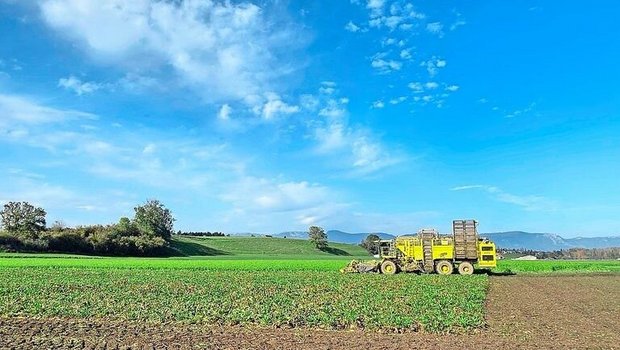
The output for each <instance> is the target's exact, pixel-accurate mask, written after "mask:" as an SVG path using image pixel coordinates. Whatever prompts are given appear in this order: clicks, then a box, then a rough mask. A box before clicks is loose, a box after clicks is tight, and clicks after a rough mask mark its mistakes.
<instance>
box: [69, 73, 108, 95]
mask: <svg viewBox="0 0 620 350" xmlns="http://www.w3.org/2000/svg"><path fill="white" fill-rule="evenodd" d="M58 86H59V87H62V88H64V89H67V90H71V91H73V92H74V93H75V94H76V95H78V96H81V95H84V94H90V93H93V92H95V91H97V90H99V89H101V88H102V87H103V85H102V84H98V83H95V82H83V81H82V80H80V79H78V78H76V77H75V76H73V75H71V76H69V77H67V78H61V79H60V80H58Z"/></svg>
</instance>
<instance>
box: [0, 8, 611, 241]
mask: <svg viewBox="0 0 620 350" xmlns="http://www.w3.org/2000/svg"><path fill="white" fill-rule="evenodd" d="M619 11H620V4H618V3H617V2H615V1H603V2H597V6H591V5H590V4H586V3H583V2H578V1H562V2H560V1H535V0H531V1H525V0H524V1H485V2H481V1H458V2H457V1H453V2H450V1H442V2H437V1H412V2H410V1H388V0H384V1H382V0H369V1H366V0H353V1H350V0H346V1H345V0H342V1H290V2H286V1H260V2H253V3H252V2H237V1H231V2H219V1H208V0H186V1H175V2H165V1H155V0H137V1H132V2H122V1H117V0H110V1H95V0H92V1H86V0H84V1H82V0H41V1H10V0H4V1H0V18H1V20H0V33H1V35H0V150H1V153H0V201H2V202H6V201H10V200H27V201H31V202H33V203H36V204H38V205H41V206H43V207H44V208H45V209H47V211H48V221H49V222H52V221H54V220H62V221H64V222H65V223H67V224H70V225H78V224H91V223H111V222H115V221H116V220H117V219H118V217H120V216H123V215H125V216H129V215H131V213H132V208H133V207H134V206H135V205H136V204H139V203H141V202H143V201H144V200H146V199H147V198H157V199H160V200H161V201H163V202H164V203H165V204H166V205H167V206H168V207H169V208H170V209H171V210H172V211H173V213H174V215H175V217H176V218H177V222H176V228H178V229H182V230H222V231H226V232H250V231H251V232H263V233H268V232H279V231H284V230H300V229H305V228H307V227H308V226H309V225H311V224H318V225H321V226H324V227H326V228H329V229H341V230H346V231H359V232H370V231H384V232H392V233H408V232H415V231H417V230H418V229H419V228H420V227H436V228H439V229H440V230H442V231H444V232H445V231H448V230H449V226H450V222H451V220H452V219H455V218H476V219H478V220H479V221H480V223H481V229H482V231H487V232H488V231H500V230H517V229H518V230H529V231H537V232H553V233H560V234H562V235H564V236H566V237H572V236H577V235H580V236H597V235H613V234H618V233H620V217H619V216H618V213H619V212H620V181H618V175H619V174H620V165H619V161H620V136H619V135H620V115H619V112H620V88H619V85H618V81H620V69H618V67H617V62H620V49H619V48H620V37H619V36H618V33H620V23H619V22H618V21H617V19H616V16H615V14H617V13H618V12H619Z"/></svg>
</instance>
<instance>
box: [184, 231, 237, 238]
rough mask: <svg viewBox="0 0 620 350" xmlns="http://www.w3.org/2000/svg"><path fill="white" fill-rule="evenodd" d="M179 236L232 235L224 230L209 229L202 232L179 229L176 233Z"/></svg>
mask: <svg viewBox="0 0 620 350" xmlns="http://www.w3.org/2000/svg"><path fill="white" fill-rule="evenodd" d="M176 235H177V236H198V237H224V236H230V234H228V235H226V234H224V232H218V231H216V232H211V231H207V232H202V231H187V232H186V231H181V230H179V231H177V233H176Z"/></svg>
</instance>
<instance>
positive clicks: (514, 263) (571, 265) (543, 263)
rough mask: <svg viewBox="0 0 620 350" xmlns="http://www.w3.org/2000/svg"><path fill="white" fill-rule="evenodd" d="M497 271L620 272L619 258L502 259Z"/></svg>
mask: <svg viewBox="0 0 620 350" xmlns="http://www.w3.org/2000/svg"><path fill="white" fill-rule="evenodd" d="M494 271H495V272H500V273H502V272H513V273H562V272H565V273H588V272H620V261H618V260H530V261H528V260H500V261H499V262H498V263H497V268H496V269H495V270H494Z"/></svg>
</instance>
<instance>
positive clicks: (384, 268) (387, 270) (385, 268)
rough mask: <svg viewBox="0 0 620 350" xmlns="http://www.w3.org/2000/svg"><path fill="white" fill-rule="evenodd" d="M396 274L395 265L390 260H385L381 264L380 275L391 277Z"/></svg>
mask: <svg viewBox="0 0 620 350" xmlns="http://www.w3.org/2000/svg"><path fill="white" fill-rule="evenodd" d="M396 272H398V269H397V267H396V264H395V263H394V262H393V261H391V260H386V261H384V262H383V263H382V264H381V273H382V274H384V275H393V274H395V273H396Z"/></svg>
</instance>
